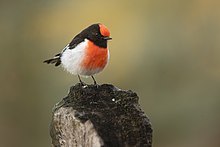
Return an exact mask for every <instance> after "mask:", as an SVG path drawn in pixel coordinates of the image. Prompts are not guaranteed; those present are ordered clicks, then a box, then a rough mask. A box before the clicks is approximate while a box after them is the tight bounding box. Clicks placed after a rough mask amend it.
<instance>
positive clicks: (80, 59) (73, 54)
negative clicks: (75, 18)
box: [44, 23, 112, 85]
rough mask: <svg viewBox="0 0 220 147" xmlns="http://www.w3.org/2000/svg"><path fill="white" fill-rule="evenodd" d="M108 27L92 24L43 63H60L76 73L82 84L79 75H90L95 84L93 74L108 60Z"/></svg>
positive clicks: (70, 71)
mask: <svg viewBox="0 0 220 147" xmlns="http://www.w3.org/2000/svg"><path fill="white" fill-rule="evenodd" d="M111 39H112V38H110V32H109V30H108V28H107V27H106V26H105V25H103V24H101V23H97V24H93V25H91V26H89V27H87V28H86V29H84V30H83V31H82V32H80V33H79V34H78V35H76V36H75V37H74V38H73V39H72V41H71V42H70V43H69V44H67V46H66V47H65V48H64V49H63V50H62V51H61V53H59V54H57V55H55V57H53V58H52V59H48V60H45V61H44V63H48V64H55V66H59V65H60V64H61V65H62V66H63V67H64V69H66V70H67V71H68V72H69V73H71V74H74V75H78V78H79V81H80V83H81V84H82V85H84V83H83V82H82V80H81V78H80V75H82V76H91V77H92V79H93V81H94V84H95V85H97V83H96V81H95V78H94V77H93V75H95V74H97V73H99V72H100V71H102V70H103V69H104V67H105V66H106V64H107V63H108V60H109V50H108V48H107V41H108V40H111Z"/></svg>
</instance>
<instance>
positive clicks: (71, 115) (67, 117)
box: [50, 84, 152, 147]
mask: <svg viewBox="0 0 220 147" xmlns="http://www.w3.org/2000/svg"><path fill="white" fill-rule="evenodd" d="M138 99H139V98H138V96H137V94H136V93H134V92H132V91H130V90H121V89H118V88H116V87H115V86H113V85H110V84H103V85H99V86H98V87H97V86H95V85H87V86H82V85H80V84H76V85H75V86H72V87H71V88H70V91H69V94H68V96H67V97H65V98H63V100H62V101H61V102H59V103H57V104H56V105H55V107H54V110H53V114H52V121H51V125H50V135H51V138H52V145H53V147H151V146H152V127H151V123H150V121H149V119H148V117H147V116H146V115H145V113H144V112H143V111H142V110H141V108H140V105H139V104H138Z"/></svg>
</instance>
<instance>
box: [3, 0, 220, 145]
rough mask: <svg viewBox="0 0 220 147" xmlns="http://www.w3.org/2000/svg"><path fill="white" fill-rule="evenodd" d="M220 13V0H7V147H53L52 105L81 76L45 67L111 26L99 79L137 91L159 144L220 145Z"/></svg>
mask: <svg viewBox="0 0 220 147" xmlns="http://www.w3.org/2000/svg"><path fill="white" fill-rule="evenodd" d="M219 6H220V1H218V0H178V1H177V0H167V1H163V0H139V1H131V0H121V1H116V0H115V1H114V0H112V1H100V0H93V1H89V0H84V1H79V0H62V1H60V0H47V1H45V0H19V1H10V0H8V1H6V0H1V1H0V51H1V54H0V63H1V68H0V146H1V147H48V146H51V139H50V136H49V124H50V120H51V112H52V108H53V106H54V105H55V103H57V102H58V101H60V100H61V99H62V98H63V97H65V96H66V95H67V94H68V90H69V88H70V86H72V85H74V84H76V83H77V82H78V79H77V77H76V76H72V75H70V74H68V73H66V72H64V70H63V69H62V68H60V67H58V68H57V67H54V66H52V65H51V66H49V65H46V64H43V63H42V62H43V60H45V59H48V58H50V57H52V56H53V55H55V54H56V53H59V52H60V51H61V50H62V48H63V47H64V46H65V45H66V44H67V43H69V41H71V39H72V37H73V36H75V35H76V34H77V33H79V32H80V31H81V30H82V29H84V28H85V27H87V26H89V25H91V24H93V23H97V22H101V23H103V24H105V25H106V26H107V27H108V28H109V30H110V31H111V36H112V38H113V40H112V41H111V42H109V49H110V53H111V58H110V62H109V64H108V66H107V67H106V68H105V70H104V71H103V72H102V73H100V74H98V75H97V76H96V80H97V81H98V83H100V84H101V83H112V84H114V85H115V86H117V87H119V88H121V89H131V90H133V91H135V92H137V94H138V95H139V97H140V100H139V102H140V105H141V107H142V109H143V110H144V111H145V112H146V114H147V115H148V116H149V118H150V120H151V122H152V125H153V128H154V132H153V146H154V147H207V146H208V147H219V146H220V140H219V137H220V114H219V112H220V9H219ZM83 80H84V81H86V82H87V83H92V80H91V79H90V78H88V79H83Z"/></svg>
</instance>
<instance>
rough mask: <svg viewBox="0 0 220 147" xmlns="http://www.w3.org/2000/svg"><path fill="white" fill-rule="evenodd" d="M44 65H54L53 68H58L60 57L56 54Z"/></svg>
mask: <svg viewBox="0 0 220 147" xmlns="http://www.w3.org/2000/svg"><path fill="white" fill-rule="evenodd" d="M44 63H47V64H55V66H59V65H60V64H61V60H60V55H59V54H57V55H56V56H55V57H54V58H52V59H48V60H45V61H44Z"/></svg>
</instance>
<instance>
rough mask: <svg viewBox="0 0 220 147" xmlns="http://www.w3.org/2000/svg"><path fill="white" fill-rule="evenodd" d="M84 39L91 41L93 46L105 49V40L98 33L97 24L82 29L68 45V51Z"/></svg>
mask: <svg viewBox="0 0 220 147" xmlns="http://www.w3.org/2000/svg"><path fill="white" fill-rule="evenodd" d="M85 39H88V40H90V41H92V42H93V43H94V44H95V45H97V46H99V47H102V48H107V40H106V39H104V37H103V36H102V35H101V33H100V27H99V24H93V25H91V26H89V27H88V28H86V29H84V30H83V31H82V32H80V33H79V34H78V35H76V36H75V37H74V38H73V40H72V41H71V42H70V44H69V49H73V48H75V47H76V46H77V45H78V44H79V43H81V42H83V41H84V40H85Z"/></svg>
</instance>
